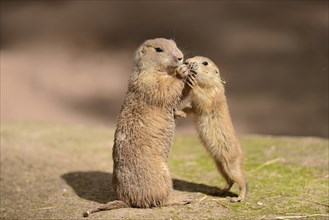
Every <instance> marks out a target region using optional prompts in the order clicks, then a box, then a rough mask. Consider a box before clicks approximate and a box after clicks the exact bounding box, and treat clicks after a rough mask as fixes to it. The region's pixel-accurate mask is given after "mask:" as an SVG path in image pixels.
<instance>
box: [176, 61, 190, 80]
mask: <svg viewBox="0 0 329 220" xmlns="http://www.w3.org/2000/svg"><path fill="white" fill-rule="evenodd" d="M189 72H190V71H189V68H188V67H187V66H186V65H185V64H182V65H180V66H179V67H177V68H176V76H177V77H178V78H180V79H185V78H186V77H187V75H188V73H189Z"/></svg>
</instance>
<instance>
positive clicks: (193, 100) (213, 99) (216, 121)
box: [175, 56, 248, 202]
mask: <svg viewBox="0 0 329 220" xmlns="http://www.w3.org/2000/svg"><path fill="white" fill-rule="evenodd" d="M185 64H187V65H188V67H189V68H190V70H191V72H194V74H189V76H188V78H187V81H186V84H187V86H188V87H190V88H191V91H190V93H189V97H188V98H189V101H190V103H189V105H188V106H187V107H185V108H183V109H182V111H177V112H176V113H175V114H176V115H177V116H181V117H185V116H186V114H188V113H193V115H194V119H195V124H196V127H197V130H198V133H199V137H200V139H201V141H202V143H203V145H204V146H205V147H206V148H207V150H208V151H209V153H210V154H211V156H212V158H213V159H214V161H215V163H216V166H217V168H218V170H219V172H220V173H221V174H222V176H223V177H224V178H225V180H226V182H227V185H226V186H225V187H224V188H223V192H225V191H228V190H229V189H230V188H231V187H232V185H233V183H234V182H236V183H237V184H238V185H239V188H240V195H239V196H238V197H237V198H232V199H231V201H232V202H241V201H243V200H244V198H245V195H246V192H247V188H248V185H247V181H246V177H245V174H244V171H243V152H242V149H241V146H240V142H239V140H238V138H237V136H236V134H235V131H234V128H233V125H232V121H231V117H230V113H229V109H228V105H227V102H226V97H225V90H224V85H223V83H224V81H222V80H221V78H220V74H219V70H218V68H217V66H216V65H215V64H214V63H213V62H212V61H211V60H210V59H208V58H206V57H201V56H197V57H193V58H190V59H187V60H186V61H185Z"/></svg>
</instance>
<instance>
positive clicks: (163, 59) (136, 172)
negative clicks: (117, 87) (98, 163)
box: [85, 38, 189, 216]
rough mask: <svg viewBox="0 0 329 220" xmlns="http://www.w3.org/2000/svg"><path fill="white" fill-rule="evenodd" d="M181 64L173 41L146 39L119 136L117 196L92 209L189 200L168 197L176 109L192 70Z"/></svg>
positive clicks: (115, 153)
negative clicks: (169, 167)
mask: <svg viewBox="0 0 329 220" xmlns="http://www.w3.org/2000/svg"><path fill="white" fill-rule="evenodd" d="M156 48H160V49H162V50H163V52H157V51H156ZM182 62H183V54H182V52H181V51H180V50H179V49H178V48H177V46H176V44H175V42H174V41H172V40H167V39H163V38H157V39H153V40H147V41H145V42H144V43H143V44H142V45H141V46H140V47H139V48H138V49H137V51H136V56H135V66H134V70H133V73H132V75H131V78H130V80H129V85H128V92H127V94H126V98H125V101H124V104H123V106H122V109H121V112H120V115H119V117H118V121H117V128H116V131H115V137H114V146H113V161H114V167H113V188H114V191H115V192H116V195H117V198H118V200H116V201H113V202H110V203H109V204H107V205H105V206H102V207H100V208H98V209H95V210H92V211H90V212H88V213H92V212H94V211H101V210H109V209H113V208H116V207H121V208H122V207H138V208H149V207H156V206H167V205H177V204H187V203H189V201H187V200H184V199H182V200H177V201H176V200H170V199H169V195H170V192H171V191H172V180H171V177H170V174H169V169H168V165H167V160H168V154H169V151H170V148H171V144H172V139H173V135H174V129H175V122H174V117H173V108H175V106H176V105H177V103H178V101H179V99H180V96H181V94H182V90H183V87H184V82H183V80H182V79H184V78H186V76H187V72H188V69H187V67H186V65H181V64H182ZM179 65H181V66H179ZM178 66H179V67H178ZM88 213H85V215H86V216H88Z"/></svg>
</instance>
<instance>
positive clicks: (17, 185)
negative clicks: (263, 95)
mask: <svg viewBox="0 0 329 220" xmlns="http://www.w3.org/2000/svg"><path fill="white" fill-rule="evenodd" d="M241 140H242V144H243V146H244V151H245V154H246V164H245V168H246V172H247V177H248V181H249V185H250V191H249V194H248V197H247V199H246V201H245V202H243V203H239V204H233V203H230V202H229V197H230V196H235V195H236V193H238V188H237V186H234V187H233V188H232V191H231V193H229V194H227V195H224V196H222V197H218V196H214V193H216V192H218V190H219V189H220V188H219V187H220V186H223V185H224V181H223V179H222V178H220V177H219V174H218V172H217V171H216V169H215V166H214V164H213V162H212V160H211V159H210V158H209V155H208V154H207V152H206V151H205V150H204V149H203V148H202V145H201V143H200V142H199V140H198V138H197V137H196V136H194V135H179V136H176V138H175V141H174V145H173V148H172V151H171V154H170V160H169V167H170V172H171V175H172V177H173V183H174V189H175V191H174V193H173V195H174V196H179V195H189V196H190V197H191V198H192V199H193V202H192V204H190V205H186V206H175V207H164V208H153V209H134V208H126V209H118V210H112V211H107V212H99V213H95V214H93V215H91V216H90V218H91V219H93V218H101V219H282V217H284V216H295V217H296V216H302V218H306V217H307V216H308V217H309V218H310V219H328V218H329V204H328V177H329V176H328V175H329V173H328V139H321V138H309V137H308V138H293V137H272V136H243V137H242V138H241ZM112 144H113V130H111V129H107V128H101V127H93V126H88V127H86V126H72V125H65V124H52V123H26V122H24V123H23V122H20V123H18V122H16V123H3V124H2V125H1V179H0V192H1V207H0V218H1V219H79V218H82V212H84V211H86V210H89V209H92V208H95V207H98V206H99V205H101V204H104V203H106V202H108V201H111V200H112V199H113V197H114V194H113V192H112V186H111V179H112V160H111V148H112ZM291 218H292V217H291ZM286 219H287V218H286Z"/></svg>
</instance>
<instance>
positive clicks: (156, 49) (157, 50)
mask: <svg viewBox="0 0 329 220" xmlns="http://www.w3.org/2000/svg"><path fill="white" fill-rule="evenodd" d="M154 49H155V51H156V52H163V50H162V49H161V48H160V47H156V48H154Z"/></svg>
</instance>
